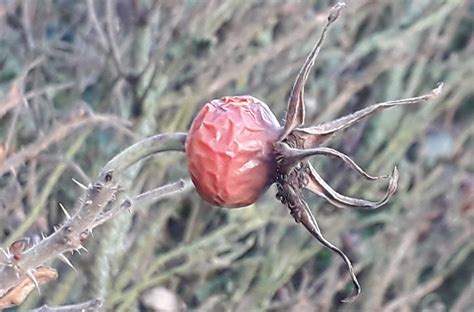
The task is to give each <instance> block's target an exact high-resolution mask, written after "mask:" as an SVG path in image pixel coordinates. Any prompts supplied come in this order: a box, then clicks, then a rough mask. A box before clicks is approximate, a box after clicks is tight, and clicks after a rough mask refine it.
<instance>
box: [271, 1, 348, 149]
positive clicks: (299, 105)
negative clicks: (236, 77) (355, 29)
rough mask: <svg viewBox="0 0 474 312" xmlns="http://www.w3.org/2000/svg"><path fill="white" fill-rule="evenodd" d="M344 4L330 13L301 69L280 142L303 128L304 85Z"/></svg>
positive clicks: (290, 98)
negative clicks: (328, 31)
mask: <svg viewBox="0 0 474 312" xmlns="http://www.w3.org/2000/svg"><path fill="white" fill-rule="evenodd" d="M344 6H345V4H344V3H342V2H339V3H337V4H336V5H335V6H333V7H332V8H331V11H330V12H329V16H328V21H327V23H326V25H325V26H324V28H323V30H322V32H321V35H320V37H319V40H318V42H316V44H315V45H314V47H313V49H312V50H311V52H310V54H309V55H308V57H307V58H306V61H305V62H304V64H303V67H301V69H300V72H299V73H298V76H297V77H296V80H295V83H294V84H293V88H292V89H291V93H290V97H289V99H288V107H287V113H286V119H285V126H284V128H283V132H282V133H281V135H280V138H279V141H283V140H284V139H286V137H287V136H288V135H289V134H290V133H291V132H292V131H293V130H294V129H296V128H298V127H301V126H302V125H303V123H304V116H305V105H304V85H305V83H306V81H307V80H308V76H309V73H310V71H311V69H312V68H313V66H314V62H315V61H316V58H317V56H318V54H319V51H320V50H321V46H322V44H323V42H324V39H325V38H326V32H327V30H328V28H329V26H330V25H331V24H332V23H334V22H335V21H336V20H337V18H338V17H339V16H340V14H341V10H342V8H343V7H344Z"/></svg>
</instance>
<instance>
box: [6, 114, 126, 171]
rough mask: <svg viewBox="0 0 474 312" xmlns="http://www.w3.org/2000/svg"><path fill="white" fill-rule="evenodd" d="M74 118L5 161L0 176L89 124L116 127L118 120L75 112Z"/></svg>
mask: <svg viewBox="0 0 474 312" xmlns="http://www.w3.org/2000/svg"><path fill="white" fill-rule="evenodd" d="M72 115H73V117H72V118H70V120H68V121H67V122H62V123H61V124H60V125H59V126H57V127H56V128H55V129H53V130H52V131H51V132H50V133H49V134H48V135H47V136H45V137H43V138H40V139H38V140H37V141H35V142H34V143H32V144H30V145H28V146H27V147H25V148H24V149H23V150H21V151H20V152H18V153H15V154H14V155H12V156H11V157H8V158H7V159H5V161H4V162H3V163H2V164H0V174H4V173H6V172H8V171H9V170H11V168H16V167H18V166H20V165H21V164H22V163H24V162H25V161H27V160H28V159H32V158H35V157H37V156H38V155H39V154H40V153H41V152H42V151H43V150H45V149H46V148H48V147H49V146H50V145H52V144H54V143H57V142H59V141H61V140H62V139H64V138H65V137H66V136H68V135H70V134H72V133H73V132H74V131H75V130H77V129H78V128H80V127H82V126H85V125H88V124H100V125H103V124H110V125H113V126H115V124H116V121H117V119H113V121H111V120H110V117H109V116H106V115H94V114H87V113H84V111H79V112H75V113H73V114H72Z"/></svg>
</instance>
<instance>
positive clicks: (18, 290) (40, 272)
mask: <svg viewBox="0 0 474 312" xmlns="http://www.w3.org/2000/svg"><path fill="white" fill-rule="evenodd" d="M33 275H34V277H35V279H36V281H37V282H38V284H40V285H41V284H45V283H47V282H49V281H51V280H55V279H56V278H57V277H58V272H57V271H56V270H55V269H53V268H50V267H46V266H40V267H37V268H36V270H34V272H33ZM35 288H36V286H35V283H34V282H33V281H32V280H31V279H30V278H29V277H28V276H24V277H23V278H22V279H21V281H19V283H18V284H17V285H16V286H15V287H13V288H12V289H10V290H9V291H8V292H7V293H6V294H5V295H4V296H3V297H1V298H0V309H5V308H8V307H12V306H16V305H19V304H21V303H22V302H23V301H25V299H26V297H28V295H29V294H30V292H32V291H33V290H34V289H35Z"/></svg>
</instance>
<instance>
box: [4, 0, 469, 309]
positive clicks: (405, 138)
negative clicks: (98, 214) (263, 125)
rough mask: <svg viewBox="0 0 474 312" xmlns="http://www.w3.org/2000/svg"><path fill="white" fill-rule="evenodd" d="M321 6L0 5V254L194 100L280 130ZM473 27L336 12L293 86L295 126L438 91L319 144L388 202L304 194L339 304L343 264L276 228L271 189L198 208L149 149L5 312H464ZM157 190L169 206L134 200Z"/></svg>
mask: <svg viewBox="0 0 474 312" xmlns="http://www.w3.org/2000/svg"><path fill="white" fill-rule="evenodd" d="M332 4H333V2H332V1H325V0H319V1H309V0H308V1H294V2H288V1H283V0H281V1H280V0H277V1H258V0H248V1H237V0H228V1H192V0H190V1H152V0H136V1H130V0H117V1H112V0H107V1H93V0H83V1H72V0H44V1H41V2H40V1H25V0H23V1H21V0H4V1H0V33H1V36H0V144H1V145H0V174H1V176H0V230H1V231H0V247H2V248H3V250H5V251H8V252H10V253H11V255H12V256H18V257H19V258H21V257H22V253H23V252H25V250H28V248H29V247H31V246H33V245H35V244H37V243H38V242H40V241H41V240H42V233H44V235H46V236H48V235H50V234H51V233H54V231H55V229H54V227H55V226H57V225H61V224H65V223H67V222H68V221H67V216H66V215H65V214H64V213H63V212H62V208H61V205H63V206H64V207H65V209H66V210H67V211H69V214H71V215H73V213H74V212H75V211H77V210H75V207H76V209H78V208H77V207H81V203H80V202H78V199H79V198H81V196H82V198H83V199H84V197H83V193H84V190H83V189H81V187H79V186H78V185H77V184H76V183H75V182H74V181H73V179H74V180H76V181H78V182H79V184H84V185H86V186H87V185H88V184H89V183H93V182H94V181H96V179H97V177H99V178H103V179H105V178H107V176H106V173H107V170H104V166H106V164H108V165H107V166H110V163H108V162H109V160H111V159H112V158H113V157H114V156H115V155H117V154H118V153H119V152H120V151H122V150H124V149H126V148H127V147H129V146H131V145H132V144H134V143H135V142H138V141H140V140H142V139H144V138H146V137H150V136H153V135H156V134H160V133H169V132H186V131H187V130H188V128H189V125H190V124H191V121H192V119H193V117H194V116H195V114H196V113H197V112H198V111H199V109H200V108H201V107H202V106H203V105H204V104H205V103H206V102H208V101H210V100H212V99H214V98H219V97H221V96H224V95H241V94H251V95H253V96H255V97H257V98H259V99H262V100H263V101H265V102H266V103H267V104H268V105H269V106H270V108H271V109H272V111H273V112H274V113H275V115H276V116H277V117H278V118H279V120H282V118H284V116H285V113H286V112H285V109H286V102H287V98H288V95H289V93H290V90H291V87H292V83H293V80H294V77H295V76H296V75H297V73H298V71H299V69H300V67H301V65H302V64H303V62H304V60H305V57H306V55H307V54H308V52H309V51H310V50H311V47H312V45H313V44H314V42H315V41H316V40H317V38H318V36H319V34H320V31H321V29H322V27H323V26H324V24H325V22H326V17H327V12H328V8H329V7H330V6H331V5H332ZM473 16H474V6H473V4H472V2H470V1H468V0H451V1H389V0H383V1H377V2H374V1H369V0H362V1H351V2H349V3H348V4H347V7H346V8H345V10H344V13H343V14H342V15H341V17H340V19H339V20H338V22H337V23H335V24H334V25H332V27H331V29H330V30H329V32H328V37H327V40H326V42H325V44H324V46H323V47H322V50H321V52H320V55H319V59H318V62H317V63H316V65H315V68H314V70H313V71H312V73H311V74H310V76H309V79H308V82H307V84H306V87H305V92H306V95H305V101H306V120H305V125H315V124H319V123H321V122H323V121H328V120H332V119H334V118H336V117H338V116H342V115H345V114H348V113H351V112H353V111H356V110H358V109H360V108H363V107H367V106H369V105H371V104H373V103H377V102H382V101H385V100H391V99H398V98H405V97H412V96H417V95H422V94H426V93H427V92H429V91H430V90H431V89H432V88H433V87H434V86H435V85H436V84H437V83H438V82H439V81H443V82H444V84H445V86H444V90H443V93H442V94H441V95H440V96H439V97H437V98H436V99H435V100H432V101H430V102H429V103H428V102H427V103H426V104H421V105H420V106H416V105H415V106H410V107H397V108H392V109H390V110H387V111H385V112H383V113H379V114H378V115H377V116H376V117H374V118H372V119H370V120H369V119H367V120H363V121H362V122H360V123H359V124H358V125H357V126H355V127H353V128H351V129H350V130H347V131H346V132H345V133H342V134H339V135H338V136H336V137H334V138H333V140H332V141H331V142H330V146H331V147H333V148H337V149H338V150H340V151H342V152H344V153H346V154H348V155H351V156H352V157H353V159H354V160H356V161H357V163H359V164H360V165H361V167H363V168H365V169H367V171H368V172H369V173H371V174H385V173H389V172H390V171H391V170H392V168H393V167H394V166H395V165H397V166H398V169H399V172H400V181H399V185H398V187H399V189H398V193H397V194H396V195H395V196H394V197H393V198H392V199H391V200H390V202H389V203H388V204H387V205H386V206H384V207H383V208H380V209H378V210H373V211H363V210H352V209H347V210H341V209H337V208H334V207H333V206H331V205H330V204H328V203H327V202H325V201H324V200H321V199H318V198H316V197H312V196H308V198H307V199H308V204H309V206H310V207H311V209H312V210H313V213H315V214H316V215H317V217H318V220H319V224H320V227H321V230H322V232H323V233H324V235H325V236H326V237H327V238H328V239H329V240H331V241H332V242H334V243H335V244H336V245H338V246H340V247H342V249H343V250H344V252H345V253H346V254H348V256H349V257H350V258H351V260H352V262H353V264H354V270H355V272H356V274H357V276H358V278H359V282H360V284H361V286H362V293H361V295H360V296H359V297H358V298H357V300H356V301H354V302H352V303H350V304H343V303H341V302H340V299H343V298H345V297H347V296H348V295H349V294H350V292H351V289H352V288H351V287H352V284H351V278H350V276H349V274H347V270H346V268H345V266H344V263H343V262H342V261H341V259H340V258H339V257H337V256H336V255H333V254H331V253H330V252H329V251H328V250H327V249H325V248H324V247H323V246H321V245H320V244H319V243H317V242H315V241H314V239H313V238H312V237H311V236H310V235H309V234H308V233H307V232H306V231H305V230H304V229H303V228H302V227H300V226H299V225H297V224H295V222H294V220H293V218H292V217H291V216H290V215H289V211H288V209H286V208H285V207H284V206H283V205H281V204H280V203H279V202H278V201H277V200H276V199H275V198H274V196H273V195H274V194H276V192H277V190H276V188H274V187H272V188H271V189H270V191H269V192H267V193H266V194H265V195H264V196H263V197H262V198H261V199H260V200H259V201H257V203H256V204H254V205H251V206H250V207H247V208H242V209H220V208H216V207H214V206H211V205H209V204H206V203H205V202H204V201H203V200H201V199H200V197H199V196H198V195H197V193H196V192H195V191H194V190H193V188H192V187H191V186H190V184H189V183H188V182H179V183H177V184H174V182H175V181H179V180H181V179H184V181H187V179H188V178H189V175H188V173H187V169H186V159H185V157H184V154H178V153H174V154H172V153H167V154H160V155H159V156H157V157H149V158H147V159H146V160H144V161H140V162H138V163H137V164H135V165H133V166H132V167H131V168H129V169H128V170H127V171H126V174H124V175H123V176H120V182H121V183H120V185H119V186H120V189H117V190H115V189H114V190H113V192H111V193H110V195H111V196H112V195H113V196H117V199H119V200H117V201H116V202H119V203H126V202H127V200H131V202H132V203H133V205H132V207H130V208H131V209H121V211H122V210H130V212H131V213H127V212H126V211H124V212H123V213H120V214H117V215H113V218H111V219H110V220H108V217H107V218H104V219H103V220H104V222H103V224H101V225H100V226H98V227H97V228H95V229H94V230H93V232H92V234H91V235H89V233H88V235H87V236H88V237H87V239H85V240H84V242H81V243H83V245H84V247H85V248H86V249H87V250H88V252H84V250H83V249H81V250H80V252H81V254H80V255H79V254H78V253H74V254H73V255H72V256H71V255H70V254H69V253H68V254H66V257H67V258H68V259H69V260H68V261H70V262H71V263H72V265H73V266H74V268H75V270H73V269H71V267H70V266H69V265H68V264H67V263H64V262H61V261H58V260H61V259H59V258H55V259H53V260H52V261H50V262H48V263H47V266H45V267H43V268H41V269H38V270H37V271H36V272H31V274H33V275H35V276H36V277H37V278H36V279H37V282H38V283H40V284H41V285H40V286H39V288H40V290H41V292H38V291H37V290H36V289H35V288H36V286H35V285H34V284H33V283H32V282H31V279H28V278H26V279H25V280H26V282H25V283H27V284H28V283H29V284H28V287H29V291H31V293H30V294H29V296H27V297H26V300H24V301H23V300H20V302H17V303H21V304H20V305H18V306H16V307H11V308H10V310H13V311H15V310H16V309H20V310H29V309H33V308H37V307H39V306H41V305H43V304H47V305H48V306H51V307H56V306H63V305H66V304H73V305H75V306H74V307H75V308H76V309H79V308H84V307H86V306H87V307H89V308H91V309H94V308H97V307H98V305H99V302H98V301H96V300H95V299H96V298H98V299H101V300H102V301H103V302H102V309H104V310H114V311H130V310H139V309H142V310H145V309H148V310H153V309H155V310H159V309H162V310H163V309H167V308H168V309H174V310H183V309H186V308H187V309H194V310H198V311H227V310H229V311H253V310H265V311H289V310H292V311H336V310H337V311H356V310H360V311H380V310H383V311H410V310H422V309H425V310H436V311H437V310H450V311H468V308H469V307H472V306H473V305H474V301H473V300H474V299H473V297H472V296H471V294H472V293H473V292H474V282H473V279H472V276H473V274H474V272H473V271H474V269H473V266H472V262H473V261H474V241H473V240H472V237H473V231H474V205H473V203H474V163H473V159H472V151H473V134H474V126H473V125H474V122H473V120H474V118H473V107H474V105H473V101H474V91H473V89H472V83H473V81H474V69H473V67H472V66H468V64H469V63H472V62H473V55H474V41H473V36H472V34H473V28H474V19H473ZM176 140H177V141H179V140H180V138H179V137H178V138H176ZM170 144H171V143H170ZM311 162H312V164H313V165H314V166H315V167H316V168H317V170H318V172H319V173H320V174H321V175H322V176H323V177H324V179H325V180H326V181H328V183H329V184H330V185H331V186H333V187H334V188H335V189H337V190H338V191H339V192H341V193H343V194H348V195H355V194H357V196H358V197H364V198H369V199H376V198H380V197H381V195H382V194H383V193H384V187H385V186H386V185H381V184H377V183H371V182H365V181H361V180H360V179H359V177H358V176H357V175H356V174H353V173H352V172H351V171H350V169H348V168H347V167H346V166H344V164H343V162H341V161H339V160H334V159H333V160H329V159H326V158H314V159H312V160H311ZM114 164H115V165H116V164H117V163H112V165H114ZM107 168H109V167H105V169H107ZM114 168H116V167H114ZM114 178H115V176H114ZM168 183H171V184H170V185H168V187H169V189H165V191H166V192H165V193H166V194H167V195H170V194H172V196H161V195H162V194H161V193H160V194H159V195H160V196H156V195H157V193H154V196H150V197H146V198H145V199H144V198H143V197H142V199H144V200H142V201H139V200H138V199H137V197H136V196H137V195H138V194H143V193H144V192H147V191H149V190H156V189H157V188H158V190H160V186H163V185H167V184H168ZM374 186H375V187H374ZM161 190H163V189H161ZM115 191H117V193H116V192H115ZM177 191H178V192H177ZM145 194H149V193H145ZM308 195H309V194H308ZM158 198H159V199H158ZM107 199H108V198H107ZM82 203H84V201H83V202H82ZM120 207H122V208H129V207H128V206H120ZM73 216H74V215H73ZM105 220H108V221H107V222H105ZM94 224H95V223H94ZM97 225H99V223H97ZM22 238H29V241H27V240H22ZM12 243H13V244H12ZM2 257H3V258H2ZM5 257H6V256H5V255H3V254H2V253H0V262H1V263H0V270H5V265H4V264H5V263H6V260H5V259H4V258H5ZM62 260H63V261H66V260H64V259H62ZM66 262H67V261H66ZM56 272H57V274H56ZM40 273H42V274H44V275H42V276H43V277H42V278H39V274H40ZM469 277H471V278H469ZM2 282H5V279H4V280H3V281H2V280H0V286H1V285H2V284H1V283H2ZM43 282H44V283H43ZM0 288H1V287H0ZM28 293H29V292H27V293H26V294H28ZM2 296H3V298H2ZM2 299H5V294H0V302H2ZM90 300H92V301H90ZM79 304H83V305H81V306H79ZM10 310H9V311H10Z"/></svg>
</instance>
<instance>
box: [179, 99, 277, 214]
mask: <svg viewBox="0 0 474 312" xmlns="http://www.w3.org/2000/svg"><path fill="white" fill-rule="evenodd" d="M280 133H281V127H280V124H279V123H278V120H277V119H276V118H275V116H274V115H273V113H272V112H271V110H270V109H269V108H268V106H267V105H266V104H265V103H263V102H262V101H260V100H258V99H256V98H254V97H252V96H227V97H223V98H221V99H219V100H213V101H211V102H210V103H207V104H206V105H204V107H203V108H202V109H201V111H200V112H199V114H198V115H197V116H196V118H195V119H194V121H193V123H192V125H191V129H190V131H189V133H188V138H187V141H186V154H187V159H188V168H189V173H190V174H191V179H192V181H193V183H194V185H195V186H196V190H197V192H198V193H199V195H201V197H202V198H203V199H205V200H206V201H207V202H209V203H211V204H214V205H218V206H222V207H228V208H235V207H243V206H247V205H250V204H252V203H254V202H255V201H256V200H257V199H258V197H259V196H260V195H261V194H263V193H264V191H265V190H266V189H267V188H268V186H269V185H270V183H271V182H272V181H273V179H272V176H273V175H274V174H275V160H274V157H273V147H274V143H275V141H276V140H277V139H278V136H279V135H280Z"/></svg>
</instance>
